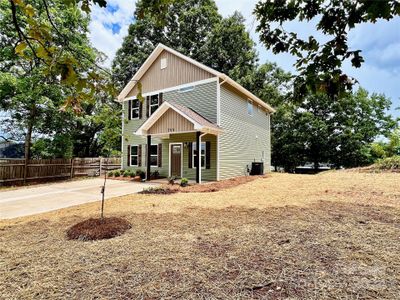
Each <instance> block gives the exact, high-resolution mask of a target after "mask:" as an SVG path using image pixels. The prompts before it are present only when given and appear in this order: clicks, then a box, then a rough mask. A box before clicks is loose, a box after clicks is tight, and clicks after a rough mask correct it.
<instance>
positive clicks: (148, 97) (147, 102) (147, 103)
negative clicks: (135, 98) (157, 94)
mask: <svg viewBox="0 0 400 300" xmlns="http://www.w3.org/2000/svg"><path fill="white" fill-rule="evenodd" d="M146 117H150V96H147V97H146Z"/></svg>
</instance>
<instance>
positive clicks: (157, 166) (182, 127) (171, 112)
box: [136, 102, 221, 183]
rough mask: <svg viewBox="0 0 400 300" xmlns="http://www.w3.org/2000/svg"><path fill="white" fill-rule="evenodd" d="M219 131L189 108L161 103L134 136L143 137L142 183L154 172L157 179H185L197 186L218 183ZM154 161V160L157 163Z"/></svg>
mask: <svg viewBox="0 0 400 300" xmlns="http://www.w3.org/2000/svg"><path fill="white" fill-rule="evenodd" d="M220 131H221V130H220V129H219V127H218V126H216V125H215V124H213V123H210V122H209V121H208V120H206V119H204V118H203V117H201V116H200V115H198V114H197V113H196V112H194V111H192V110H190V109H189V108H186V107H183V106H180V105H177V104H171V103H167V102H165V103H163V105H162V106H161V107H159V109H157V111H156V112H155V113H154V114H153V115H152V116H150V118H149V119H148V120H147V121H146V122H145V123H144V124H143V125H142V126H141V127H140V128H139V129H138V130H137V132H136V134H137V135H140V136H145V137H146V147H145V148H146V151H145V156H146V157H145V172H146V180H150V174H152V173H154V172H155V171H158V172H159V174H160V175H161V176H166V177H170V176H174V177H177V178H187V179H189V180H194V181H195V182H197V183H201V182H202V181H215V180H218V174H217V173H218V166H217V164H218V159H217V144H218V142H217V141H218V134H219V133H220ZM154 144H158V145H161V147H155V146H154ZM147 149H150V151H147ZM156 149H158V150H156ZM160 151H161V154H160ZM156 152H157V153H156ZM198 154H199V155H198ZM155 157H158V160H157V163H155V161H154V160H155ZM160 160H161V162H160Z"/></svg>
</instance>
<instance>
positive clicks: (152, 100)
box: [149, 94, 158, 115]
mask: <svg viewBox="0 0 400 300" xmlns="http://www.w3.org/2000/svg"><path fill="white" fill-rule="evenodd" d="M157 108H158V94H157V95H153V96H150V104H149V110H150V115H152V114H153V113H154V112H155V111H156V110H157Z"/></svg>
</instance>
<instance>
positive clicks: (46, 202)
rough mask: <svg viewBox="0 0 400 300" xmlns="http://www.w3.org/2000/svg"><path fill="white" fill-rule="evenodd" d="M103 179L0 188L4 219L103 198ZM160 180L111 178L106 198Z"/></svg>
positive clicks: (1, 208)
mask: <svg viewBox="0 0 400 300" xmlns="http://www.w3.org/2000/svg"><path fill="white" fill-rule="evenodd" d="M103 180H104V179H101V178H93V179H85V180H77V181H69V182H58V183H51V184H48V185H40V186H32V187H26V188H19V189H15V190H8V191H7V190H3V191H0V219H11V218H16V217H22V216H28V215H34V214H38V213H42V212H47V211H51V210H56V209H60V208H64V207H69V206H73V205H78V204H83V203H88V202H93V201H99V200H100V199H101V194H100V189H101V188H100V187H101V186H102V185H103ZM157 185H159V184H157V183H142V182H129V181H118V180H107V185H106V194H105V198H106V199H108V198H112V197H117V196H123V195H127V194H133V193H137V192H140V191H142V190H143V189H144V188H147V187H150V186H153V187H154V186H157Z"/></svg>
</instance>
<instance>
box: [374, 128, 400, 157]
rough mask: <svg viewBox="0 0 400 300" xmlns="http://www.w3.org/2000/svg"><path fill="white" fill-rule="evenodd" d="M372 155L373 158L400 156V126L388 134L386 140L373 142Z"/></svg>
mask: <svg viewBox="0 0 400 300" xmlns="http://www.w3.org/2000/svg"><path fill="white" fill-rule="evenodd" d="M371 156H372V158H373V160H377V159H381V158H387V157H392V156H400V127H397V128H396V129H395V130H393V131H391V132H390V133H389V134H388V135H387V139H386V141H380V142H374V143H372V144H371Z"/></svg>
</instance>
